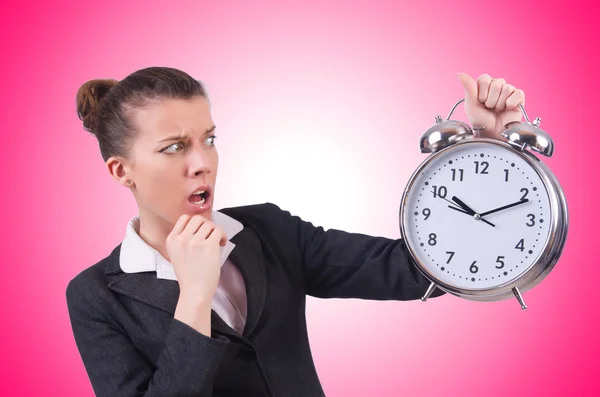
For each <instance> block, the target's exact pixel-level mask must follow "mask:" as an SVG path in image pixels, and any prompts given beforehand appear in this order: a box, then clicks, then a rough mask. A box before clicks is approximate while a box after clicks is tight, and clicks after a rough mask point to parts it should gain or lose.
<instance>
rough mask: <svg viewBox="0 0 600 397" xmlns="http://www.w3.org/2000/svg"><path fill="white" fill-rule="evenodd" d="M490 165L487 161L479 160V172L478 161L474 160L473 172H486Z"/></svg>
mask: <svg viewBox="0 0 600 397" xmlns="http://www.w3.org/2000/svg"><path fill="white" fill-rule="evenodd" d="M489 166H490V163H488V162H487V161H482V162H481V172H479V161H475V173H476V174H487V173H488V172H487V169H488V167H489Z"/></svg>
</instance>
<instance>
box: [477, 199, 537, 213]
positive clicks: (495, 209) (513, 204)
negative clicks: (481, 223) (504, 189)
mask: <svg viewBox="0 0 600 397" xmlns="http://www.w3.org/2000/svg"><path fill="white" fill-rule="evenodd" d="M528 201H529V199H523V200H519V201H516V202H514V203H511V204H508V205H505V206H503V207H498V208H494V209H493V210H489V211H486V212H484V213H483V214H480V216H485V215H489V214H493V213H494V212H498V211H502V210H505V209H507V208H511V207H515V206H517V205H521V204H525V203H526V202H528Z"/></svg>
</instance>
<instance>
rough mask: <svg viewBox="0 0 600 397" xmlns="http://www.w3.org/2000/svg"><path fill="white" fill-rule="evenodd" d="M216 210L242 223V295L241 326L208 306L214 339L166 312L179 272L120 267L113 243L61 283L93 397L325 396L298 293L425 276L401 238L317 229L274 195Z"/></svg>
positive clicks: (408, 283) (400, 295) (338, 293)
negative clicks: (171, 276) (167, 275)
mask: <svg viewBox="0 0 600 397" xmlns="http://www.w3.org/2000/svg"><path fill="white" fill-rule="evenodd" d="M220 212H222V213H224V214H226V215H228V216H231V217H232V218H234V219H237V220H238V221H240V222H241V223H242V224H243V225H244V229H243V230H242V231H241V232H240V233H238V234H237V235H235V236H234V237H233V238H232V239H231V241H232V242H233V243H234V244H235V248H234V249H233V251H232V252H231V254H230V255H231V256H230V257H231V259H232V261H233V262H234V263H235V264H236V265H237V266H238V267H239V269H240V271H241V273H242V275H243V276H244V281H245V285H246V291H247V294H248V318H247V322H246V326H245V329H244V331H243V333H242V334H243V335H242V336H240V335H239V334H237V333H236V332H235V331H234V330H233V329H231V328H230V327H229V326H228V325H227V324H226V323H225V322H224V321H223V320H222V319H221V318H220V317H219V316H218V315H217V314H216V313H215V311H214V310H213V311H212V336H211V337H208V336H205V335H203V334H201V333H199V332H197V331H196V330H194V329H193V328H191V327H190V326H188V325H187V324H185V323H183V322H180V321H178V320H176V319H174V318H173V314H174V312H175V306H176V305H177V300H178V297H179V284H178V283H177V281H173V280H165V279H157V278H156V273H155V272H146V273H133V274H126V273H123V272H122V271H121V269H120V267H119V249H120V244H119V245H118V246H117V247H115V249H114V250H113V251H112V253H111V254H110V255H109V256H108V257H106V258H104V259H102V260H101V261H100V262H98V263H96V264H95V265H93V266H91V267H89V268H87V269H86V270H84V271H82V272H81V273H79V274H78V275H77V276H76V277H75V278H73V279H72V280H71V281H70V282H69V285H68V287H67V290H66V298H67V305H68V309H69V315H70V319H71V325H72V328H73V334H74V337H75V342H76V343H77V348H78V349H79V353H80V354H81V358H82V360H83V364H84V365H85V369H86V371H87V373H88V376H89V378H90V381H91V383H92V386H93V389H94V391H95V393H96V395H97V396H98V397H118V396H127V397H131V396H146V397H150V396H152V397H154V396H156V397H158V396H160V397H175V396H180V397H183V396H195V397H200V396H276V397H283V396H289V397H292V396H298V397H312V396H323V395H324V393H323V389H322V388H321V384H320V382H319V378H318V377H317V373H316V371H315V367H314V364H313V359H312V356H311V351H310V347H309V342H308V336H307V329H306V319H305V298H306V295H311V296H315V297H319V298H362V299H375V300H390V299H395V300H412V299H418V298H420V297H421V296H422V295H423V294H424V293H425V291H426V289H427V286H428V285H429V282H428V280H427V279H426V278H425V277H423V276H422V275H421V273H420V272H419V271H418V269H417V268H416V267H415V266H414V264H413V263H412V262H411V259H410V257H409V254H408V252H407V249H406V245H405V243H404V241H403V240H401V239H398V240H392V239H388V238H384V237H373V236H367V235H363V234H358V233H349V232H344V231H341V230H336V229H329V230H327V231H325V230H324V229H323V228H322V227H317V226H313V224H312V223H310V222H307V221H303V220H302V219H300V218H299V217H297V216H292V215H291V214H290V213H289V212H288V211H285V210H282V209H280V208H279V207H278V206H276V205H274V204H271V203H264V204H255V205H247V206H241V207H231V208H225V209H221V210H220ZM442 294H444V292H443V291H441V290H439V289H437V290H436V291H435V292H434V293H433V295H432V297H436V296H439V295H442Z"/></svg>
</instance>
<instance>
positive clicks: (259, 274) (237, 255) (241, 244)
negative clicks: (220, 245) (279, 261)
mask: <svg viewBox="0 0 600 397" xmlns="http://www.w3.org/2000/svg"><path fill="white" fill-rule="evenodd" d="M231 242H232V243H234V244H235V247H234V248H233V251H231V253H230V254H229V258H230V259H231V261H232V262H233V263H234V265H236V266H237V267H238V269H240V272H241V273H242V276H243V277H244V285H245V286H246V297H247V304H248V310H247V315H246V325H245V326H244V331H243V333H242V335H243V336H244V337H247V336H249V335H251V334H252V331H254V328H255V327H256V325H257V323H258V320H259V319H260V315H261V314H262V311H263V308H264V305H265V297H266V295H267V276H266V271H265V258H264V254H263V251H262V249H261V243H260V240H259V239H258V237H257V236H256V234H255V233H254V231H253V230H252V229H250V228H248V227H244V229H242V231H241V232H239V233H238V234H236V235H235V236H233V237H232V238H231Z"/></svg>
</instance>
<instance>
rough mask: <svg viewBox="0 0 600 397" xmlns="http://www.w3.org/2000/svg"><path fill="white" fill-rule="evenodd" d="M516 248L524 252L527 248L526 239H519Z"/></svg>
mask: <svg viewBox="0 0 600 397" xmlns="http://www.w3.org/2000/svg"><path fill="white" fill-rule="evenodd" d="M515 248H516V249H518V250H521V252H523V251H524V250H525V240H524V239H521V240H519V242H518V243H517V245H515Z"/></svg>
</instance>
